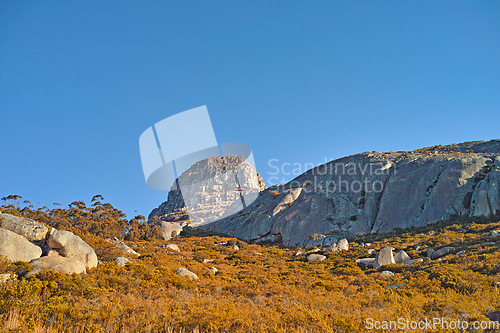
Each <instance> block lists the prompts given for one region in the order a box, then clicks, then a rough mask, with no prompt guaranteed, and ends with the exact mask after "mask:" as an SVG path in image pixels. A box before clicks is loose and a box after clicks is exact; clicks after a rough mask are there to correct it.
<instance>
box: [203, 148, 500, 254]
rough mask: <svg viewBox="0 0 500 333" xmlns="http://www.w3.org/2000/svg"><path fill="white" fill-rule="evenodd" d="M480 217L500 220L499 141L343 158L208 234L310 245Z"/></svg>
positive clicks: (262, 197) (269, 192) (275, 190)
mask: <svg viewBox="0 0 500 333" xmlns="http://www.w3.org/2000/svg"><path fill="white" fill-rule="evenodd" d="M481 215H484V216H489V215H498V216H500V140H492V141H474V142H465V143H461V144H453V145H449V146H434V147H430V148H422V149H418V150H415V151H411V152H389V153H378V152H369V153H368V152H367V153H361V154H357V155H352V156H348V157H344V158H341V159H338V160H335V161H332V162H329V163H326V164H323V165H320V166H318V167H316V168H314V169H311V170H309V171H307V172H306V173H304V174H302V175H300V176H298V177H297V178H295V179H294V180H292V181H291V182H289V183H287V184H284V185H279V186H274V187H271V188H268V189H266V190H264V191H262V192H260V194H259V197H258V198H257V199H256V200H255V201H254V202H253V203H252V204H251V205H250V206H249V207H247V208H245V209H244V210H242V211H240V212H238V213H236V214H234V215H232V216H229V217H227V218H224V219H222V220H219V221H216V222H214V223H211V224H207V225H205V226H203V228H207V229H211V230H213V231H216V232H220V233H225V234H228V235H231V236H234V237H238V238H240V239H244V240H248V241H255V242H264V241H273V242H280V243H282V244H284V245H288V246H299V247H306V246H312V245H322V246H325V245H328V244H332V243H333V242H335V241H337V240H338V239H340V238H343V237H346V236H347V237H352V236H354V235H357V234H369V233H376V232H388V231H391V230H394V229H396V228H408V227H419V226H425V225H428V224H431V223H435V222H437V221H440V220H446V219H448V218H450V217H452V216H481Z"/></svg>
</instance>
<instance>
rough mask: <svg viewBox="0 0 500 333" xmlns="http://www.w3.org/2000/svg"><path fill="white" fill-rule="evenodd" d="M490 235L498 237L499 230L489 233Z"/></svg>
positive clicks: (499, 234)
mask: <svg viewBox="0 0 500 333" xmlns="http://www.w3.org/2000/svg"><path fill="white" fill-rule="evenodd" d="M491 235H492V236H500V229H499V230H493V231H492V232H491Z"/></svg>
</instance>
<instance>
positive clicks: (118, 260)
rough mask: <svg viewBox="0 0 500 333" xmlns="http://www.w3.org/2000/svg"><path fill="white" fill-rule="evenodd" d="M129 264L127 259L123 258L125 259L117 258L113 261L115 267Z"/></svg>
mask: <svg viewBox="0 0 500 333" xmlns="http://www.w3.org/2000/svg"><path fill="white" fill-rule="evenodd" d="M129 262H130V260H129V259H128V258H125V257H118V258H116V259H115V265H116V266H122V267H125V265H126V264H128V263H129Z"/></svg>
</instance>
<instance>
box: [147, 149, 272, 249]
mask: <svg viewBox="0 0 500 333" xmlns="http://www.w3.org/2000/svg"><path fill="white" fill-rule="evenodd" d="M265 188H266V187H265V185H264V181H263V180H262V177H261V176H260V175H259V174H258V173H257V172H256V171H255V169H254V167H253V166H252V165H251V164H250V163H249V162H247V161H246V160H245V159H244V158H243V157H240V156H225V157H210V158H207V159H205V160H202V161H199V162H198V163H196V164H194V165H193V166H192V167H191V168H189V169H188V170H187V171H185V172H184V173H183V174H182V175H181V176H180V177H179V178H178V179H177V180H176V182H175V183H174V185H173V186H172V188H171V190H170V192H169V193H168V198H167V201H166V202H164V203H162V204H161V205H160V206H159V207H158V208H156V209H154V210H153V211H152V212H151V214H149V221H150V222H153V218H154V217H155V216H158V217H159V219H160V220H161V221H163V222H162V223H161V226H162V232H163V235H164V238H165V239H166V240H169V239H171V237H172V232H176V233H177V234H178V233H180V231H181V230H182V228H181V227H182V226H179V225H175V224H167V223H169V222H170V223H172V222H174V223H179V222H183V221H189V224H190V226H198V225H202V224H205V223H208V222H212V221H215V220H217V219H219V218H221V217H225V216H230V215H232V214H233V213H237V212H238V211H240V210H241V209H243V208H244V207H245V206H247V205H248V204H250V203H251V202H253V200H254V199H255V197H257V195H258V193H259V192H260V191H262V190H264V189H265ZM165 222H167V223H165ZM156 223H158V222H156Z"/></svg>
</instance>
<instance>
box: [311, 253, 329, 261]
mask: <svg viewBox="0 0 500 333" xmlns="http://www.w3.org/2000/svg"><path fill="white" fill-rule="evenodd" d="M325 259H326V256H324V255H322V254H314V253H313V254H310V255H308V256H307V262H317V261H323V260H325Z"/></svg>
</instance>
